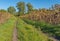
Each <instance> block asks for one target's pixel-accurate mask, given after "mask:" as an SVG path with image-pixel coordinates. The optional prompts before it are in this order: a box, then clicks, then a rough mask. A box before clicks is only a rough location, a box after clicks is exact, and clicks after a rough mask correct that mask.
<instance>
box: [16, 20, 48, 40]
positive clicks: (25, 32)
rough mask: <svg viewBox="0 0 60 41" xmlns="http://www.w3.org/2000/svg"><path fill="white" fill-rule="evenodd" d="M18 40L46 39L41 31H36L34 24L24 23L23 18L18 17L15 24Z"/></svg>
mask: <svg viewBox="0 0 60 41" xmlns="http://www.w3.org/2000/svg"><path fill="white" fill-rule="evenodd" d="M17 29H18V41H48V38H47V36H45V35H44V34H43V33H42V32H41V31H38V30H37V29H36V28H34V26H32V25H29V24H26V23H25V22H24V21H23V20H21V19H19V20H18V24H17Z"/></svg>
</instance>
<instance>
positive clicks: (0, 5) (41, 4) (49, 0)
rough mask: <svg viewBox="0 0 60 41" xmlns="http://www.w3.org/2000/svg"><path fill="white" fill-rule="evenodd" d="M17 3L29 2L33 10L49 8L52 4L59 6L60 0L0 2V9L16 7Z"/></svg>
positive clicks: (11, 0) (7, 0)
mask: <svg viewBox="0 0 60 41" xmlns="http://www.w3.org/2000/svg"><path fill="white" fill-rule="evenodd" d="M19 1H24V2H25V3H28V2H30V3H31V4H32V5H33V6H34V8H49V7H51V6H52V5H54V4H60V0H0V9H7V8H8V7H9V6H14V7H16V3H17V2H19Z"/></svg>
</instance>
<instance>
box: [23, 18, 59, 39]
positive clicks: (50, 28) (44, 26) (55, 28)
mask: <svg viewBox="0 0 60 41" xmlns="http://www.w3.org/2000/svg"><path fill="white" fill-rule="evenodd" d="M23 20H24V21H25V22H26V23H27V24H31V25H34V26H35V27H36V28H40V29H41V30H42V31H43V32H45V33H48V34H49V35H51V36H54V37H56V38H57V39H60V25H52V24H49V23H45V22H40V21H32V20H28V19H23Z"/></svg>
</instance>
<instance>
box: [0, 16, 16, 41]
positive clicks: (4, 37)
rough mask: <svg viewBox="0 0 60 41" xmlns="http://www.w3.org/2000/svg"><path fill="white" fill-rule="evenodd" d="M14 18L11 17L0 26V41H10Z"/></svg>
mask: <svg viewBox="0 0 60 41" xmlns="http://www.w3.org/2000/svg"><path fill="white" fill-rule="evenodd" d="M15 21H16V18H15V17H13V16H12V17H11V18H10V19H8V20H7V21H6V22H4V23H2V24H0V41H12V33H13V28H14V24H15Z"/></svg>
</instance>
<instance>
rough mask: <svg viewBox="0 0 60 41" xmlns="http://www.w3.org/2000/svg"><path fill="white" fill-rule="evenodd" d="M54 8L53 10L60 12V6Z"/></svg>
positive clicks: (56, 5)
mask: <svg viewBox="0 0 60 41" xmlns="http://www.w3.org/2000/svg"><path fill="white" fill-rule="evenodd" d="M52 7H53V8H52V9H53V10H55V11H56V12H59V11H60V4H55V5H53V6H52Z"/></svg>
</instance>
